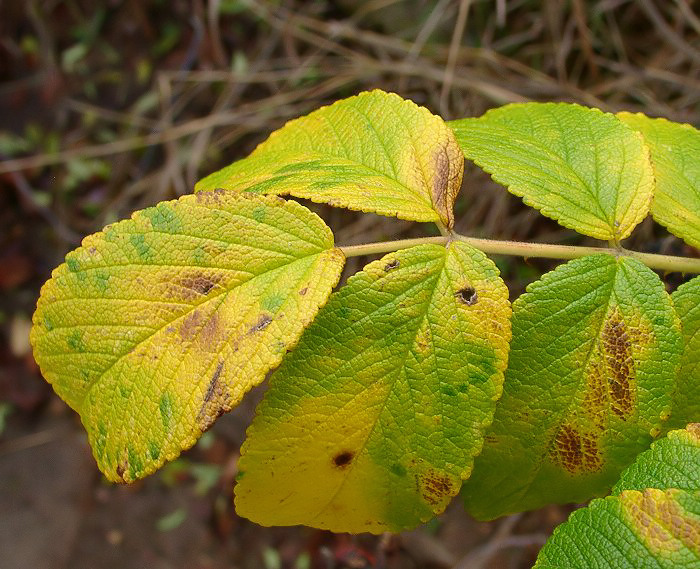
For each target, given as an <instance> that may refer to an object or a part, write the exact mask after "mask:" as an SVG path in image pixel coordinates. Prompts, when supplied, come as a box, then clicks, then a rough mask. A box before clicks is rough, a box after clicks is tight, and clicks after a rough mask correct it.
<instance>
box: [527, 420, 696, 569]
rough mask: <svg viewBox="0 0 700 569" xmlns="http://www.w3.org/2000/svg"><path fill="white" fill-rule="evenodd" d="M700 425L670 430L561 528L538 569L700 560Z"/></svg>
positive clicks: (671, 567)
mask: <svg viewBox="0 0 700 569" xmlns="http://www.w3.org/2000/svg"><path fill="white" fill-rule="evenodd" d="M698 465H700V424H697V423H696V424H692V425H689V426H688V428H687V429H684V430H677V431H671V432H670V433H669V435H668V437H667V438H664V439H661V440H658V441H656V442H654V443H652V446H651V449H649V450H647V451H645V452H643V453H642V454H640V455H639V457H638V458H637V460H636V461H635V463H634V464H633V465H632V466H631V467H629V468H627V469H626V470H625V471H624V472H623V473H622V477H621V478H620V481H619V482H618V483H617V484H616V485H615V487H614V489H613V495H612V496H609V497H607V498H605V499H604V500H593V501H592V502H591V503H590V505H589V506H588V507H586V508H581V509H579V510H576V511H575V512H574V513H573V514H572V515H571V516H570V517H569V520H568V521H567V522H566V523H564V524H562V525H561V526H559V527H558V528H556V529H555V530H554V534H553V535H552V537H550V538H549V540H548V541H547V543H546V544H545V546H544V547H543V548H542V549H541V550H540V553H539V555H538V557H537V563H536V564H535V568H534V569H553V568H559V567H567V568H570V569H589V568H590V567H620V568H625V569H637V568H638V567H655V568H660V569H676V568H677V567H688V568H690V567H693V568H694V567H698V566H700V468H698Z"/></svg>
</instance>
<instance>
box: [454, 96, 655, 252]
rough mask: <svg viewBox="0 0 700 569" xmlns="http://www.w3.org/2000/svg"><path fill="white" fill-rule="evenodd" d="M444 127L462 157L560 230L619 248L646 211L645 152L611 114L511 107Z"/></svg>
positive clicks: (650, 184) (650, 181)
mask: <svg viewBox="0 0 700 569" xmlns="http://www.w3.org/2000/svg"><path fill="white" fill-rule="evenodd" d="M448 124H449V126H450V127H451V128H452V129H453V130H454V132H455V135H456V136H457V141H458V142H459V144H460V146H461V147H462V150H463V151H464V155H465V156H466V157H467V158H469V159H470V160H473V161H474V162H475V163H476V164H477V165H478V166H480V167H481V168H483V169H484V170H486V171H487V172H488V173H489V174H491V175H492V177H493V179H494V180H495V181H497V182H498V183H499V184H503V185H504V186H506V187H507V188H508V191H510V192H511V193H513V194H515V195H516V196H521V197H522V198H523V201H524V202H525V203H526V204H528V205H530V206H532V207H534V208H537V209H538V210H540V211H541V212H542V213H543V214H544V215H546V216H548V217H551V218H552V219H556V220H557V221H558V222H559V223H560V224H561V225H563V226H564V227H568V228H570V229H574V230H575V231H578V232H579V233H583V234H585V235H590V236H591V237H596V238H597V239H604V240H615V241H620V240H621V239H624V238H625V237H627V236H629V234H630V233H631V232H632V229H634V227H635V225H637V224H638V223H639V222H640V221H641V220H642V219H644V218H645V217H646V215H647V213H648V212H649V205H650V203H651V199H652V192H653V189H654V178H653V173H652V168H651V163H650V161H649V152H648V150H647V148H646V147H645V146H644V144H643V141H642V137H641V136H640V135H639V133H636V132H634V131H633V130H632V129H631V128H629V127H628V126H626V125H625V124H623V123H622V122H621V121H619V120H618V119H617V118H615V116H614V115H611V114H607V113H603V112H601V111H599V110H598V109H589V108H586V107H581V106H579V105H572V104H565V103H514V104H511V105H506V106H504V107H500V108H497V109H493V110H490V111H488V112H487V113H486V114H484V115H483V116H482V117H480V118H467V119H460V120H456V121H452V122H450V123H448Z"/></svg>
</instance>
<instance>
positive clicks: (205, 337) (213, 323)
mask: <svg viewBox="0 0 700 569" xmlns="http://www.w3.org/2000/svg"><path fill="white" fill-rule="evenodd" d="M218 332H219V314H218V313H217V312H214V313H213V314H212V315H211V316H210V317H209V319H208V320H207V322H206V324H205V325H204V326H203V327H202V330H201V332H200V333H199V337H198V338H197V339H198V341H199V342H201V343H203V344H204V345H206V346H209V345H211V344H213V343H214V340H215V339H216V337H217V333H218Z"/></svg>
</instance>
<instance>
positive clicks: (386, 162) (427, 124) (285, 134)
mask: <svg viewBox="0 0 700 569" xmlns="http://www.w3.org/2000/svg"><path fill="white" fill-rule="evenodd" d="M463 170H464V157H463V156H462V151H461V150H460V148H459V146H458V144H457V142H456V140H455V138H454V135H453V134H452V131H451V130H450V129H449V128H448V127H447V125H446V124H445V122H444V121H443V120H442V119H441V118H440V117H438V116H435V115H433V114H431V113H430V112H429V111H428V110H427V109H425V108H423V107H419V106H418V105H416V104H415V103H413V102H411V101H406V100H403V99H401V97H399V96H398V95H395V94H393V93H385V92H383V91H379V90H376V91H371V92H366V93H361V94H359V95H357V96H354V97H349V98H347V99H343V100H341V101H338V102H336V103H334V104H332V105H330V106H327V107H322V108H320V109H318V110H316V111H314V112H312V113H311V114H309V115H307V116H304V117H301V118H298V119H295V120H293V121H290V122H288V123H287V124H286V125H285V126H284V127H283V128H281V129H280V130H278V131H276V132H274V133H273V134H272V135H271V136H270V138H268V139H267V140H266V141H265V142H263V143H262V144H260V145H259V146H258V147H257V148H256V149H255V151H254V152H253V153H252V154H251V155H250V156H249V157H247V158H244V159H243V160H239V161H238V162H234V163H233V164H231V165H230V166H227V167H226V168H224V169H222V170H220V171H218V172H215V173H213V174H211V175H209V176H207V177H206V178H204V179H203V180H201V181H200V182H198V183H197V185H196V186H195V191H199V190H210V189H216V188H224V189H227V190H233V191H239V192H242V191H248V192H257V193H274V194H290V195H293V196H296V197H301V198H308V199H310V200H312V201H314V202H322V203H328V204H330V205H333V206H339V207H347V208H350V209H354V210H360V211H365V212H374V213H379V214H382V215H389V216H397V217H400V218H402V219H409V220H414V221H439V222H441V223H442V224H443V225H445V226H446V227H448V228H451V227H452V226H453V224H454V217H453V212H452V206H453V204H454V201H455V198H456V196H457V193H458V192H459V189H460V186H461V184H462V173H463Z"/></svg>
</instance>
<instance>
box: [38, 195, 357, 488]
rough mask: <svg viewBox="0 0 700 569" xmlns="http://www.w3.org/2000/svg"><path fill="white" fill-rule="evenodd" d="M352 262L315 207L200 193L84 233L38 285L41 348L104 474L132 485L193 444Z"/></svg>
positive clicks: (292, 338)
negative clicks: (78, 243)
mask: <svg viewBox="0 0 700 569" xmlns="http://www.w3.org/2000/svg"><path fill="white" fill-rule="evenodd" d="M343 263H344V257H343V255H342V253H341V252H340V250H338V249H335V248H333V235H332V234H331V232H330V230H329V229H328V228H327V227H326V225H325V224H324V223H323V222H322V221H321V220H320V219H319V218H318V217H317V216H316V215H315V214H313V213H311V212H310V211H309V210H308V209H306V208H304V207H303V206H301V205H299V204H297V203H295V202H286V201H284V200H282V199H280V198H276V197H263V196H252V195H248V196H239V195H236V194H229V193H226V192H211V193H210V192H203V193H200V194H198V195H196V196H186V197H183V198H181V199H179V200H176V201H172V202H164V203H161V204H158V205H157V206H156V207H152V208H148V209H145V210H143V211H139V212H136V213H135V214H134V215H133V217H132V219H130V220H125V221H121V222H119V223H116V224H114V225H111V226H108V227H106V228H105V229H104V231H102V232H100V233H96V234H94V235H91V236H89V237H87V238H86V239H85V240H84V241H83V244H82V247H80V248H78V249H76V250H75V251H73V252H72V253H70V254H69V255H68V256H67V257H66V262H65V263H64V264H63V265H61V266H60V267H58V268H57V269H56V270H55V271H54V273H53V276H52V278H51V280H49V281H48V282H47V283H46V284H45V285H44V288H43V289H42V292H41V297H40V299H39V302H38V305H37V310H36V312H35V314H34V327H33V329H32V333H31V341H32V345H33V347H34V355H35V358H36V360H37V362H38V363H39V366H40V367H41V370H42V373H43V374H44V377H45V378H46V379H47V380H48V381H49V382H50V383H51V384H53V387H54V389H55V390H56V392H57V393H58V394H59V395H60V396H61V397H62V398H63V399H64V400H65V401H66V402H67V403H68V404H69V405H70V406H71V407H72V408H73V409H75V410H76V411H77V412H78V413H80V416H81V419H82V421H83V424H84V425H85V428H86V430H87V432H88V437H89V440H90V444H91V445H92V448H93V453H94V455H95V458H96V460H97V463H98V466H99V467H100V469H101V470H102V472H104V474H105V476H107V478H108V479H110V480H113V481H124V482H130V481H133V480H134V479H137V478H140V477H143V476H145V475H147V474H150V473H151V472H153V471H154V470H156V469H157V468H158V467H159V466H160V465H162V464H163V463H164V462H165V461H166V460H171V459H173V458H174V457H176V456H177V455H178V454H179V453H180V451H181V450H182V449H185V448H188V447H190V446H191V445H192V444H194V442H195V441H196V440H197V438H198V437H199V436H200V435H201V433H202V432H203V431H205V430H206V429H207V428H208V427H209V426H210V425H211V424H212V423H213V421H214V420H215V419H216V417H217V416H218V415H219V414H221V413H223V412H225V411H228V410H230V409H231V408H232V407H234V406H235V405H236V404H237V403H238V402H239V401H240V399H241V398H242V397H243V395H244V394H245V393H246V391H248V390H249V389H250V388H251V387H253V386H254V385H256V384H258V383H260V382H261V381H262V380H263V379H264V377H265V374H266V373H267V371H268V370H269V369H271V368H273V367H275V366H277V365H278V364H279V362H280V361H281V360H282V357H283V356H284V354H285V353H286V351H287V349H289V348H291V347H292V346H293V345H294V344H295V343H296V342H297V340H298V338H299V336H300V335H301V332H302V330H303V329H304V327H305V326H306V325H308V324H309V322H310V321H311V320H312V319H313V317H314V315H315V313H316V311H317V310H318V308H319V306H321V305H322V304H323V303H325V301H326V300H327V298H328V296H329V295H330V292H331V289H332V288H333V286H334V285H335V283H336V282H337V280H338V277H339V274H340V271H341V269H342V266H343Z"/></svg>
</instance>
